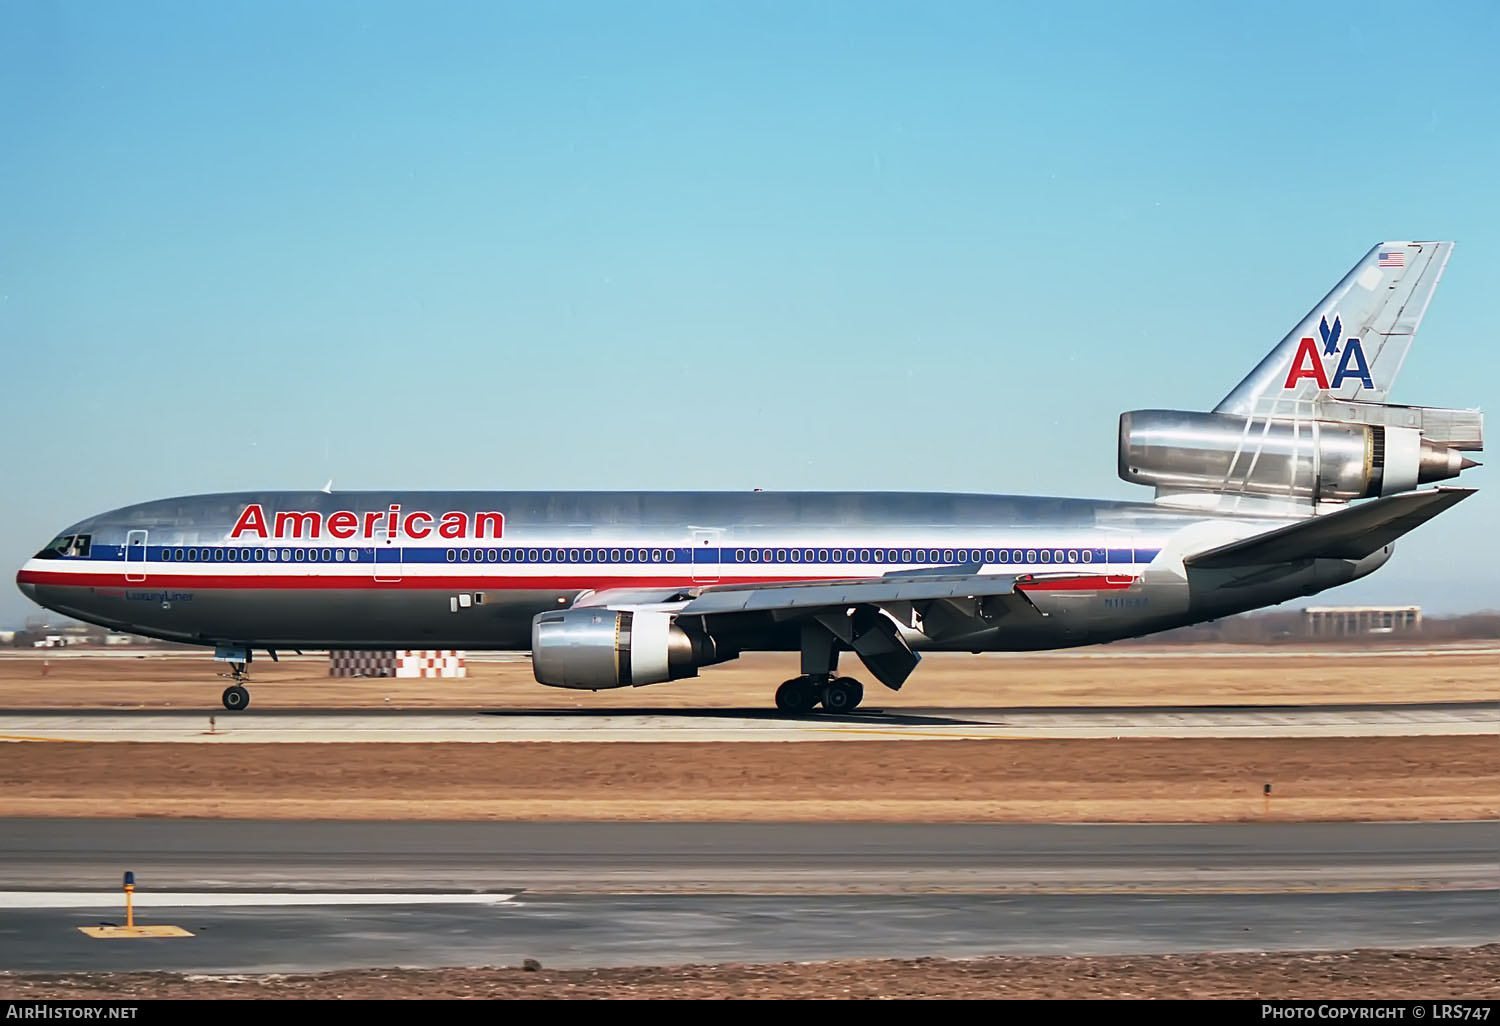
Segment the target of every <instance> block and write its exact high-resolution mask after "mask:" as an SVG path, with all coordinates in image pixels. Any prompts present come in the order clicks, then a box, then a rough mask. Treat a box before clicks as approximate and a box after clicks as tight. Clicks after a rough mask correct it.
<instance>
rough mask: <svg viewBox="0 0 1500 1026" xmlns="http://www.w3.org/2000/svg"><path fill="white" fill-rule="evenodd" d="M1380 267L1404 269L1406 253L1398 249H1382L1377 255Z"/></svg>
mask: <svg viewBox="0 0 1500 1026" xmlns="http://www.w3.org/2000/svg"><path fill="white" fill-rule="evenodd" d="M1379 259H1380V266H1381V267H1405V266H1406V253H1405V251H1404V250H1399V249H1383V250H1381V251H1380V253H1379Z"/></svg>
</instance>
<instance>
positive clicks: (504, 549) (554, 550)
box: [57, 542, 1161, 567]
mask: <svg viewBox="0 0 1500 1026" xmlns="http://www.w3.org/2000/svg"><path fill="white" fill-rule="evenodd" d="M299 550H300V551H301V552H303V553H316V554H317V558H315V559H312V560H309V559H307V558H305V556H304V558H303V559H300V560H298V559H296V558H295V557H296V554H297V553H298V551H299ZM272 551H274V552H275V553H276V554H277V558H276V559H274V560H272V559H267V558H265V555H269V553H270V552H272ZM1160 551H1161V550H1160V549H1159V548H1155V549H1143V548H1142V549H1121V548H1113V549H1104V548H1078V547H1076V546H1075V547H1068V546H1048V547H1043V546H1039V545H1025V546H1010V545H1008V546H1003V547H1001V546H957V545H951V546H949V545H945V546H941V547H937V548H934V547H925V548H923V547H917V546H913V547H911V548H907V547H905V546H903V547H900V548H894V549H893V548H891V547H889V546H882V547H880V548H879V549H876V548H873V547H871V546H831V545H799V546H792V545H774V546H760V545H757V546H749V545H745V546H733V547H728V546H725V547H718V548H710V547H706V546H705V547H701V548H697V549H694V548H691V547H688V546H677V547H659V546H656V547H653V546H638V545H637V546H629V545H619V546H615V545H607V546H600V545H591V546H573V545H568V546H561V547H559V546H555V545H527V546H518V545H475V544H473V543H470V544H466V545H458V546H454V547H452V548H449V547H441V548H438V547H430V546H421V547H415V546H414V547H408V548H395V549H382V550H381V556H382V559H381V562H382V563H384V562H387V561H390V562H401V563H403V564H418V563H455V564H464V563H469V564H474V563H483V564H485V565H491V564H493V565H496V566H516V565H522V566H526V565H536V564H544V565H548V566H555V565H558V564H567V565H579V566H587V565H590V564H602V565H606V566H672V565H682V566H687V567H692V566H701V565H705V564H709V565H720V566H724V565H728V566H766V565H768V564H769V565H775V566H792V565H798V564H805V563H814V564H819V565H834V566H838V565H849V564H856V565H861V566H867V565H873V564H880V563H888V564H894V565H898V566H901V565H908V566H909V565H915V566H948V565H954V564H961V563H984V564H986V565H990V566H1004V565H1006V564H1009V565H1012V566H1068V567H1087V566H1090V565H1100V564H1118V563H1149V562H1151V560H1153V559H1155V558H1156V556H1157V554H1158V553H1160ZM257 552H261V553H263V555H262V558H260V559H257V558H255V556H256V553H257ZM374 552H375V550H374V549H373V548H372V547H370V546H368V545H365V546H347V545H341V546H329V545H312V544H303V543H300V542H299V543H295V544H286V543H282V544H277V545H269V544H268V545H235V546H224V545H151V546H147V547H146V549H145V552H144V559H145V561H146V562H152V563H163V562H171V563H177V562H184V563H224V564H228V565H235V564H241V563H249V562H255V563H261V564H266V563H284V562H292V563H299V562H300V563H307V562H317V563H348V562H354V563H369V562H371V561H372V560H373V559H374ZM793 552H795V553H796V554H797V555H798V558H797V559H792V558H791V555H792V553H793ZM179 553H181V556H180V557H179V555H178V554H179ZM190 553H192V554H196V556H197V558H189V554H190ZM877 553H878V554H879V558H877ZM130 555H131V557H132V558H134V559H136V560H140V559H141V558H142V554H141V552H140V550H139V548H138V547H137V548H136V549H133V550H132V552H131V553H130ZM918 556H921V557H922V558H920V559H919V558H917V557H918ZM393 557H398V558H393ZM586 557H588V558H586ZM1044 557H1045V558H1044ZM57 558H59V559H60V560H63V561H79V560H82V561H85V562H101V561H102V562H123V561H125V559H126V552H125V547H124V546H123V545H95V546H93V549H92V551H91V552H90V554H89V555H88V556H87V557H79V556H60V557H57Z"/></svg>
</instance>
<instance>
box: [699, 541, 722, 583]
mask: <svg viewBox="0 0 1500 1026" xmlns="http://www.w3.org/2000/svg"><path fill="white" fill-rule="evenodd" d="M718 579H719V532H718V531H717V530H697V531H694V532H693V581H694V582H696V583H698V584H713V583H714V582H715V581H717V580H718Z"/></svg>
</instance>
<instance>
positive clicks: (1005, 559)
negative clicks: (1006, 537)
mask: <svg viewBox="0 0 1500 1026" xmlns="http://www.w3.org/2000/svg"><path fill="white" fill-rule="evenodd" d="M998 555H999V557H1000V562H1002V563H1009V562H1010V553H1009V552H1006V551H1005V550H1004V549H1001V550H1000V552H999V553H998Z"/></svg>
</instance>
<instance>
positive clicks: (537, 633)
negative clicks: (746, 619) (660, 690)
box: [531, 608, 739, 691]
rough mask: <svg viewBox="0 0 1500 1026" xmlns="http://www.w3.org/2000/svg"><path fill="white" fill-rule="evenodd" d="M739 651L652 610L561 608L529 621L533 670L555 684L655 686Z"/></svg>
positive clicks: (593, 687) (693, 674) (691, 674)
mask: <svg viewBox="0 0 1500 1026" xmlns="http://www.w3.org/2000/svg"><path fill="white" fill-rule="evenodd" d="M737 655H739V653H738V652H734V651H726V650H725V649H724V648H723V646H720V645H718V644H716V643H715V641H714V639H713V638H712V637H711V636H709V635H707V634H695V633H689V632H688V631H686V630H684V629H683V628H682V627H681V626H679V625H678V624H677V623H676V622H674V618H673V615H672V614H671V613H664V612H658V611H654V610H653V611H646V612H634V611H630V610H620V609H593V608H583V609H560V610H558V611H557V612H552V613H539V614H538V615H537V616H536V617H535V618H534V619H533V620H532V621H531V666H532V672H533V673H534V674H535V675H536V679H537V680H538V681H540V682H541V683H543V684H548V685H551V686H552V687H555V688H580V689H586V690H590V691H597V690H600V689H602V688H623V687H632V686H634V687H639V686H640V685H642V684H658V683H661V682H662V681H667V680H678V679H680V678H683V677H696V676H697V675H698V668H699V667H700V666H708V665H711V664H713V663H719V662H723V661H724V660H726V659H733V658H735V656H737Z"/></svg>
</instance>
